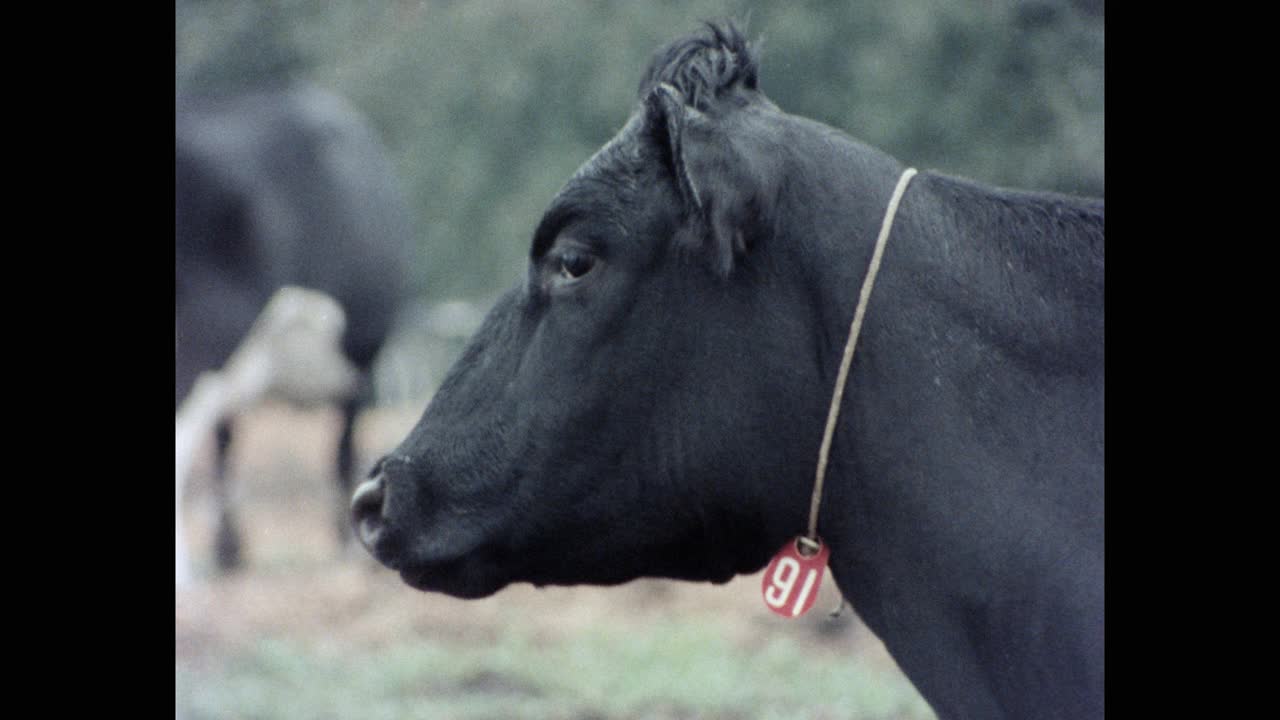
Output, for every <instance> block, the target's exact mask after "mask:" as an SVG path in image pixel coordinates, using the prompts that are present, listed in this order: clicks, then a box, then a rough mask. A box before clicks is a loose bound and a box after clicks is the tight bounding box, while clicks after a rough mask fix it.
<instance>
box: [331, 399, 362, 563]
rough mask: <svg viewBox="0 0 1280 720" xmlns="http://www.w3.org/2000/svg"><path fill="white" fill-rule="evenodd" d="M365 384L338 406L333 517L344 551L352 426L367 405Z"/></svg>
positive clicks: (352, 457)
mask: <svg viewBox="0 0 1280 720" xmlns="http://www.w3.org/2000/svg"><path fill="white" fill-rule="evenodd" d="M368 399H369V392H368V381H367V379H366V378H365V377H363V376H362V377H361V379H360V381H359V384H358V387H357V389H356V392H355V393H353V394H352V395H351V397H349V398H348V399H347V400H345V401H343V403H342V434H341V435H339V437H338V457H337V462H336V471H337V478H335V479H336V480H337V486H338V497H337V507H336V511H337V512H336V514H335V516H334V518H335V520H336V523H337V526H338V543H339V545H340V546H342V547H344V548H350V547H352V546H353V545H354V543H353V542H352V541H353V539H354V537H353V535H352V532H351V493H352V490H353V489H354V488H355V472H356V451H355V424H356V418H357V417H359V415H360V411H361V410H362V409H364V407H365V405H366V404H368Z"/></svg>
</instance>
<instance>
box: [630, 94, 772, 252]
mask: <svg viewBox="0 0 1280 720" xmlns="http://www.w3.org/2000/svg"><path fill="white" fill-rule="evenodd" d="M645 105H646V115H647V118H646V120H647V122H646V125H647V126H648V128H649V130H650V137H651V138H652V139H653V140H654V142H655V143H657V144H658V146H659V149H660V151H661V154H662V155H663V157H664V158H665V159H666V160H667V161H668V163H669V168H670V170H671V173H672V175H673V176H674V178H675V181H676V185H677V186H678V187H679V189H680V195H681V197H682V199H683V200H684V204H685V208H686V210H687V212H688V214H689V216H690V221H691V224H692V226H693V227H692V228H691V229H692V230H693V232H692V233H689V234H688V235H689V237H690V238H692V239H688V240H686V241H687V242H692V243H695V244H698V245H700V246H702V249H703V250H704V251H705V252H707V253H708V256H709V259H710V261H711V264H712V267H713V269H714V270H715V271H716V273H717V274H718V275H720V276H721V277H727V276H728V275H729V274H730V273H731V272H732V271H733V268H734V267H735V266H736V265H737V264H738V263H739V262H741V260H742V259H743V258H744V257H745V256H746V255H747V254H748V252H749V251H750V250H751V248H753V247H755V245H756V244H757V243H758V242H759V240H760V235H761V234H762V232H764V231H765V229H766V228H768V227H770V223H769V222H767V215H768V213H767V212H766V211H765V204H764V203H763V202H762V200H763V197H764V193H763V192H762V182H761V178H760V175H759V173H757V172H754V168H753V167H752V163H751V162H749V159H748V157H747V153H745V152H743V151H742V149H741V148H740V147H738V146H737V145H736V144H735V143H734V142H733V141H732V136H731V133H728V132H726V130H725V127H724V120H723V119H722V118H717V117H712V116H710V115H708V114H705V113H702V112H700V111H698V110H697V109H695V108H693V107H691V106H690V105H688V104H687V103H686V102H685V99H684V97H683V95H682V94H681V93H680V91H679V90H677V89H676V88H674V87H672V86H671V85H668V84H666V83H662V84H659V85H657V86H656V87H654V88H653V90H652V91H650V93H649V94H648V96H647V97H646V100H645Z"/></svg>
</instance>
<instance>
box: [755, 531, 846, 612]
mask: <svg viewBox="0 0 1280 720" xmlns="http://www.w3.org/2000/svg"><path fill="white" fill-rule="evenodd" d="M802 542H805V543H811V542H812V541H810V540H809V539H808V538H804V537H797V538H795V539H794V540H788V541H787V544H786V545H783V546H782V549H781V550H779V551H778V554H776V555H774V556H773V560H771V561H769V567H767V568H765V571H764V580H763V582H762V583H761V589H760V591H761V593H762V594H763V595H764V604H765V607H768V608H769V609H770V610H772V611H774V612H775V613H777V614H779V615H781V616H782V617H786V618H796V617H800V616H801V615H803V614H805V613H806V612H808V611H809V608H811V607H813V603H814V601H815V600H817V599H818V588H819V587H820V586H821V585H822V571H823V570H825V569H826V567H827V557H828V556H830V555H831V548H829V547H827V546H826V545H824V544H822V541H820V540H819V541H818V543H817V545H818V550H817V552H815V553H813V554H812V555H809V556H807V557H806V556H805V555H804V554H803V553H801V552H800V549H801V543H802Z"/></svg>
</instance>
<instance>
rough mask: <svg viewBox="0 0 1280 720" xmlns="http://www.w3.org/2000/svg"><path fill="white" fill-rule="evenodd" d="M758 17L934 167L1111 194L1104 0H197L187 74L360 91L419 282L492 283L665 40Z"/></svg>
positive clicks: (887, 141)
mask: <svg viewBox="0 0 1280 720" xmlns="http://www.w3.org/2000/svg"><path fill="white" fill-rule="evenodd" d="M748 15H749V16H750V20H749V22H748V24H747V27H748V32H749V35H751V36H752V37H757V38H762V40H763V47H764V61H763V64H762V72H761V84H762V87H763V88H764V90H765V91H766V92H767V93H768V94H769V95H770V97H772V98H773V99H774V101H775V102H777V103H778V104H779V105H780V106H781V107H782V108H783V109H784V110H786V111H788V112H792V113H796V114H801V115H807V116H809V117H812V118H814V119H817V120H820V121H823V122H826V123H828V124H831V125H833V126H835V127H838V128H841V129H843V130H845V131H847V132H848V133H850V134H851V135H853V136H855V137H857V138H859V139H861V140H863V141H865V142H867V143H869V144H871V145H874V146H877V147H880V148H882V149H884V150H886V151H887V152H890V153H892V154H893V155H895V156H897V157H898V158H900V159H902V160H903V161H904V162H909V163H911V164H914V165H916V166H917V167H921V168H932V169H938V170H942V171H944V172H949V173H954V174H958V175H964V176H968V177H972V178H975V179H978V180H983V181H987V182H992V183H995V184H999V185H1008V186H1020V187H1028V188H1036V189H1049V190H1059V191H1063V192H1071V193H1078V194H1090V195H1101V194H1103V191H1104V152H1103V138H1104V107H1103V75H1104V5H1103V2H1102V0H1075V1H1072V0H988V1H987V2H982V3H955V2H950V3H947V2H942V1H941V0H895V1H894V2H884V3H848V2H843V1H835V0H811V1H809V2H801V3H786V4H784V3H763V2H745V1H742V0H729V1H725V0H719V1H712V0H693V1H692V2H674V1H667V2H649V3H637V2H591V3H582V2H532V1H529V0H524V1H520V2H499V1H498V0H453V1H445V0H435V1H430V2H428V1H401V2H385V1H384V2H371V3H308V2H303V1H302V0H278V1H277V2H274V3H265V2H260V1H253V0H178V2H177V20H176V26H177V53H176V59H177V63H176V64H177V67H176V88H177V90H178V92H192V93H194V92H202V93H203V92H215V91H225V90H227V89H234V88H236V87H241V86H248V85H252V84H257V83H269V82H285V81H288V80H289V79H292V78H296V77H307V78H309V79H311V80H313V81H315V82H318V83H319V84H321V85H325V86H328V87H330V88H332V89H334V90H336V91H338V92H340V93H343V94H345V95H347V96H348V97H350V98H351V99H352V100H353V101H354V102H355V104H356V105H357V106H359V107H360V108H362V109H363V110H364V111H365V112H366V113H368V114H369V115H370V116H371V117H372V118H373V121H374V124H375V125H376V126H377V127H378V129H379V130H380V131H381V132H382V134H383V137H384V138H385V139H386V141H387V143H388V145H389V147H390V148H391V152H392V154H393V155H394V156H395V158H396V161H397V164H398V169H399V171H400V174H401V177H402V178H403V180H404V182H405V185H406V190H407V194H408V196H409V197H410V199H411V202H412V204H413V205H414V209H415V212H416V213H417V218H416V220H417V224H418V227H420V228H422V232H423V236H422V238H421V247H422V252H421V255H420V260H419V263H420V264H419V272H418V277H419V279H420V288H421V291H422V293H423V294H424V296H425V297H427V298H429V299H432V300H440V299H445V298H450V297H465V298H470V299H475V300H479V301H481V302H484V301H486V300H488V299H490V298H492V297H493V296H494V295H496V294H497V293H498V292H500V291H501V290H503V289H505V288H507V287H509V286H510V285H511V284H512V283H513V282H514V281H516V280H517V279H518V278H520V277H521V276H522V274H523V268H524V263H525V255H526V253H527V249H528V240H529V234H530V233H531V232H532V229H533V227H534V225H535V224H536V223H537V220H538V218H539V215H540V213H541V212H542V209H543V208H544V207H545V205H546V204H547V202H548V201H549V200H550V199H551V197H552V196H553V195H554V194H555V192H556V191H557V190H558V189H559V187H560V186H561V184H563V183H564V181H565V180H567V179H568V177H569V176H570V174H572V172H573V171H574V170H575V169H576V168H577V167H578V166H579V165H580V164H581V163H582V162H584V161H585V160H586V159H587V158H588V157H589V156H590V155H591V153H592V152H594V151H595V149H596V148H597V147H599V146H600V145H601V144H603V143H604V142H605V141H606V140H608V138H609V137H610V136H611V135H612V134H613V133H614V132H615V131H616V130H617V129H618V128H619V127H620V126H621V125H622V124H623V123H624V122H625V120H626V118H627V116H628V114H629V113H630V111H631V110H632V108H633V106H634V103H635V89H636V85H637V83H638V81H639V78H640V73H641V71H642V70H643V69H644V66H645V64H646V63H647V62H648V60H649V57H650V54H651V53H652V52H653V50H654V49H656V48H657V47H658V46H659V45H661V44H663V43H665V42H668V41H670V40H672V39H674V38H675V37H677V36H678V35H681V34H684V33H687V32H689V31H690V30H692V29H694V28H695V27H696V25H697V23H698V21H699V20H701V19H703V18H717V17H725V16H730V17H737V18H742V17H745V16H748Z"/></svg>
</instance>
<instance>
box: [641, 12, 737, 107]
mask: <svg viewBox="0 0 1280 720" xmlns="http://www.w3.org/2000/svg"><path fill="white" fill-rule="evenodd" d="M759 71H760V61H759V52H758V50H757V49H756V48H755V47H752V45H751V43H749V42H747V39H746V36H744V35H743V33H742V31H741V30H740V29H739V28H738V26H737V24H736V23H734V21H732V20H724V21H718V22H717V21H709V20H708V21H704V22H703V26H702V27H701V28H700V29H699V30H698V31H696V32H694V33H692V34H690V35H687V36H685V37H682V38H680V39H678V40H675V41H674V42H672V43H670V44H669V45H667V46H665V47H663V48H661V49H659V50H658V51H657V52H656V53H655V54H654V56H653V60H652V61H650V63H649V68H648V70H646V71H645V73H644V76H643V77H642V78H641V79H640V88H639V97H640V99H642V100H643V99H644V98H646V97H648V95H649V93H650V92H651V91H652V90H653V88H655V87H657V86H658V85H661V84H667V85H670V86H672V87H674V88H675V89H677V90H679V91H680V93H681V95H683V96H684V99H685V101H686V102H687V103H688V104H689V105H690V106H692V107H693V108H695V109H697V110H699V111H701V112H706V111H708V110H709V109H710V108H711V105H712V102H713V101H714V100H717V99H719V98H721V97H723V96H725V95H726V94H727V93H729V92H731V91H732V90H734V89H736V88H744V89H747V90H756V89H757V86H758V84H759Z"/></svg>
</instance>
